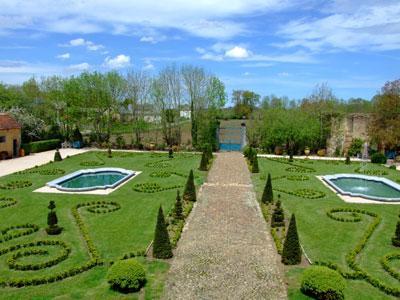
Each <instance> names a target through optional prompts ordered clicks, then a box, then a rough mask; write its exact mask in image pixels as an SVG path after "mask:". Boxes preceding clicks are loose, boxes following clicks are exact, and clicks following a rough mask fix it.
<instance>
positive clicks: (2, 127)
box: [0, 113, 21, 159]
mask: <svg viewBox="0 0 400 300" xmlns="http://www.w3.org/2000/svg"><path fill="white" fill-rule="evenodd" d="M20 146H21V125H20V124H19V123H18V122H17V121H16V120H15V119H14V118H13V117H11V116H10V115H8V114H5V113H0V159H5V158H10V157H16V156H18V153H19V149H20Z"/></svg>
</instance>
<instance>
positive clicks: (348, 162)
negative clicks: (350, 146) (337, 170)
mask: <svg viewBox="0 0 400 300" xmlns="http://www.w3.org/2000/svg"><path fill="white" fill-rule="evenodd" d="M344 163H345V164H346V165H350V164H351V161H350V156H349V155H347V156H346V160H345V162H344Z"/></svg>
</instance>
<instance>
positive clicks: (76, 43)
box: [69, 38, 86, 47]
mask: <svg viewBox="0 0 400 300" xmlns="http://www.w3.org/2000/svg"><path fill="white" fill-rule="evenodd" d="M85 43H86V42H85V40H84V39H82V38H79V39H74V40H70V41H69V44H70V45H71V46H73V47H76V46H84V45H85Z"/></svg>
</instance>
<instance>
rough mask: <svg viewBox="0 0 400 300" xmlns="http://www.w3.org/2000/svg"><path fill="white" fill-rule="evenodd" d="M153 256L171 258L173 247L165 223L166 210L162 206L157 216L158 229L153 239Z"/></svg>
mask: <svg viewBox="0 0 400 300" xmlns="http://www.w3.org/2000/svg"><path fill="white" fill-rule="evenodd" d="M153 257H155V258H171V257H172V247H171V242H170V240H169V235H168V230H167V224H165V218H164V212H163V210H162V207H161V206H160V208H159V210H158V216H157V224H156V230H155V232H154V240H153Z"/></svg>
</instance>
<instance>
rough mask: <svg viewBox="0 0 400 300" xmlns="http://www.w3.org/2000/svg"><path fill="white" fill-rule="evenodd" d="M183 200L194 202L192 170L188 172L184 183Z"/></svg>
mask: <svg viewBox="0 0 400 300" xmlns="http://www.w3.org/2000/svg"><path fill="white" fill-rule="evenodd" d="M183 199H184V200H186V201H196V187H195V185H194V176H193V170H190V173H189V177H188V179H187V181H186V186H185V191H184V192H183Z"/></svg>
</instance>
